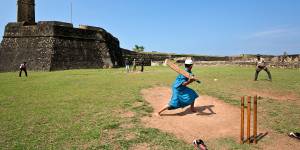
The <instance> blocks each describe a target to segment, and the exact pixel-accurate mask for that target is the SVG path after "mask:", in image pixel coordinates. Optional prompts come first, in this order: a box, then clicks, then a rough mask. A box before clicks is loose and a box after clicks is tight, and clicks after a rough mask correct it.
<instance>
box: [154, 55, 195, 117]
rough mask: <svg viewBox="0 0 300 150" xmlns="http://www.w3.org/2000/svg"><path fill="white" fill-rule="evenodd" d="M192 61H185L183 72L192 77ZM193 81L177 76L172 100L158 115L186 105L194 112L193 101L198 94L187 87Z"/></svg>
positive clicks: (180, 75)
mask: <svg viewBox="0 0 300 150" xmlns="http://www.w3.org/2000/svg"><path fill="white" fill-rule="evenodd" d="M192 68H193V61H192V60H190V59H187V60H185V71H187V72H188V73H189V74H190V75H192ZM194 81H195V79H193V78H190V79H189V78H187V77H185V76H183V75H182V74H179V75H178V76H177V78H176V80H175V82H174V83H173V85H172V92H173V93H172V98H171V100H170V102H169V104H168V105H166V106H165V107H163V108H162V109H161V110H160V111H159V112H158V115H160V114H161V113H162V112H163V111H165V110H172V109H177V108H183V107H186V106H188V105H191V111H192V112H196V111H195V108H194V102H195V99H196V98H197V97H199V96H198V94H197V93H196V92H195V91H194V90H192V89H190V88H188V87H187V85H189V84H190V83H192V82H194Z"/></svg>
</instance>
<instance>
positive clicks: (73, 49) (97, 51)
mask: <svg viewBox="0 0 300 150" xmlns="http://www.w3.org/2000/svg"><path fill="white" fill-rule="evenodd" d="M34 20H35V19H34V0H18V22H14V23H8V24H7V25H6V27H5V32H4V36H3V40H2V42H1V47H0V71H1V72H3V71H16V70H18V66H19V65H20V63H22V62H23V61H26V62H27V64H28V68H29V69H30V70H43V71H52V70H63V69H79V68H110V67H118V66H123V65H124V64H123V63H124V60H123V56H122V55H123V54H122V50H121V49H120V46H119V40H118V39H117V38H115V37H114V36H112V35H111V34H110V33H108V32H107V31H105V30H104V29H102V28H99V27H92V26H83V25H82V26H80V27H79V28H74V27H73V25H72V24H70V23H64V22H57V21H40V22H37V23H36V22H35V21H34Z"/></svg>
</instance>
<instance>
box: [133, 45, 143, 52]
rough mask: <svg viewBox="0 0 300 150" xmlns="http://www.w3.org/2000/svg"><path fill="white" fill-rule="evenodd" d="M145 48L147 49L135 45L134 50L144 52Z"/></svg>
mask: <svg viewBox="0 0 300 150" xmlns="http://www.w3.org/2000/svg"><path fill="white" fill-rule="evenodd" d="M144 49H145V48H144V46H138V45H134V47H133V49H132V50H133V51H135V52H143V51H144Z"/></svg>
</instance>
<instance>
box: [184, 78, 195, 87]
mask: <svg viewBox="0 0 300 150" xmlns="http://www.w3.org/2000/svg"><path fill="white" fill-rule="evenodd" d="M194 81H195V79H194V78H193V77H192V78H189V80H187V81H186V82H183V83H182V85H183V86H187V85H189V84H190V83H192V82H194Z"/></svg>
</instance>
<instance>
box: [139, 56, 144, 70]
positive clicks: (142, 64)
mask: <svg viewBox="0 0 300 150" xmlns="http://www.w3.org/2000/svg"><path fill="white" fill-rule="evenodd" d="M144 63H145V60H144V58H141V62H140V64H141V72H144Z"/></svg>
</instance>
